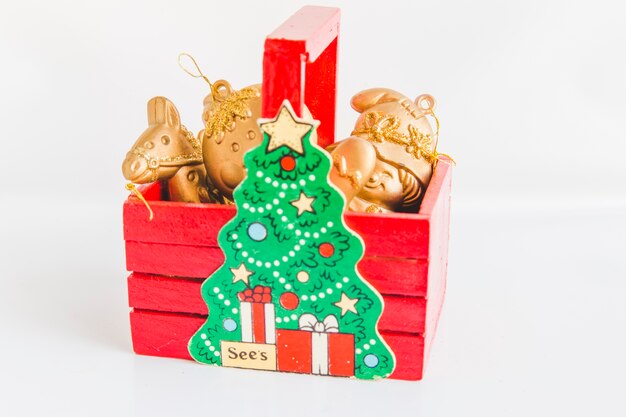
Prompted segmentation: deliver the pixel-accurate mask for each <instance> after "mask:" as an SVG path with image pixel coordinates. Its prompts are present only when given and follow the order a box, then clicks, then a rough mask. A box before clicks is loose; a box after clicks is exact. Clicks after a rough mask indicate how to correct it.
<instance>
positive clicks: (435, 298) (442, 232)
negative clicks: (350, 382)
mask: <svg viewBox="0 0 626 417" xmlns="http://www.w3.org/2000/svg"><path fill="white" fill-rule="evenodd" d="M442 165H445V166H446V167H448V171H447V175H446V176H445V178H444V180H443V182H442V184H441V186H439V187H438V188H440V189H441V192H440V193H439V197H438V199H437V202H436V204H435V205H434V206H433V208H432V215H431V226H430V227H431V234H432V238H431V241H430V256H431V257H430V259H429V262H428V296H427V298H428V304H427V311H426V333H425V335H424V336H425V355H424V356H425V358H428V354H429V353H430V349H431V347H432V343H433V340H434V338H435V333H436V329H437V323H438V322H439V316H440V314H441V309H442V307H443V300H444V296H445V292H446V278H447V272H448V241H449V235H450V198H451V196H450V192H451V187H452V175H451V170H450V169H449V166H448V165H447V163H444V162H440V163H439V165H438V167H441V166H442Z"/></svg>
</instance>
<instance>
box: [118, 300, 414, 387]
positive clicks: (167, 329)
mask: <svg viewBox="0 0 626 417" xmlns="http://www.w3.org/2000/svg"><path fill="white" fill-rule="evenodd" d="M204 321H205V318H204V317H202V316H198V315H193V314H180V313H163V312H153V311H143V310H133V311H131V313H130V324H131V333H132V339H133V349H134V351H135V353H137V354H140V355H150V356H161V357H168V358H181V359H191V356H190V355H189V352H188V350H187V343H188V342H189V339H190V338H191V336H192V335H193V334H194V333H195V332H196V331H197V330H198V329H199V328H200V326H202V324H204ZM381 335H382V336H383V338H384V339H385V341H386V342H387V344H389V347H390V348H391V350H393V352H394V354H395V355H396V369H395V371H394V372H393V374H392V375H391V378H392V379H405V380H418V379H421V378H422V370H423V362H424V339H423V337H422V336H419V335H412V334H406V333H393V332H384V331H383V332H381Z"/></svg>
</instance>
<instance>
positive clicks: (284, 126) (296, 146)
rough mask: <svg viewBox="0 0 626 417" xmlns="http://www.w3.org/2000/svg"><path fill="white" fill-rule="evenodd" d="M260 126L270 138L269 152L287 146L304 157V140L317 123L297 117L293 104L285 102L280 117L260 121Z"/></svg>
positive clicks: (279, 113)
mask: <svg viewBox="0 0 626 417" xmlns="http://www.w3.org/2000/svg"><path fill="white" fill-rule="evenodd" d="M259 126H260V128H261V130H262V131H263V132H265V133H267V134H268V135H269V137H270V141H269V143H268V145H267V152H271V151H273V150H274V149H277V148H280V147H281V146H287V147H288V148H289V149H291V150H293V151H294V152H297V153H299V154H300V155H303V154H304V149H303V147H302V139H303V138H304V136H305V135H306V134H307V133H309V131H310V130H311V129H313V127H314V126H315V123H313V122H308V121H305V120H303V119H300V118H299V117H297V116H296V114H295V112H294V111H293V108H292V107H291V104H289V102H288V101H287V100H285V101H283V104H282V105H281V107H280V111H279V112H278V116H276V118H274V119H262V120H260V121H259Z"/></svg>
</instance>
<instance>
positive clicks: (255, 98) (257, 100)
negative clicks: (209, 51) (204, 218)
mask: <svg viewBox="0 0 626 417" xmlns="http://www.w3.org/2000/svg"><path fill="white" fill-rule="evenodd" d="M259 117H261V86H260V85H258V84H256V85H251V86H249V87H246V88H243V89H241V90H238V91H235V90H233V89H232V87H231V86H230V84H229V83H228V82H227V81H224V80H219V81H216V82H215V84H213V85H212V93H211V94H210V95H208V96H207V97H206V98H205V99H204V111H203V113H202V119H203V121H204V122H205V129H204V131H202V132H201V133H200V135H202V137H203V140H202V155H203V159H204V166H205V167H206V172H207V183H208V185H209V187H213V188H214V191H213V193H212V195H213V196H214V199H215V200H216V202H220V203H231V202H232V199H233V191H234V189H235V187H237V185H239V183H240V182H241V181H242V180H243V178H244V177H245V175H246V171H245V168H244V166H243V155H244V154H245V153H246V152H247V151H248V150H250V149H252V148H254V147H255V146H258V145H259V144H260V143H261V140H262V139H263V135H262V134H261V132H260V130H259V126H258V124H257V122H256V121H257V119H258V118H259Z"/></svg>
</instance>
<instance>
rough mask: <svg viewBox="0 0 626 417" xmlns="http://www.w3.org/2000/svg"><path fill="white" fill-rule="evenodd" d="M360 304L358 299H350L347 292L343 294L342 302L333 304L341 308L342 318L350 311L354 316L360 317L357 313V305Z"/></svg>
mask: <svg viewBox="0 0 626 417" xmlns="http://www.w3.org/2000/svg"><path fill="white" fill-rule="evenodd" d="M358 302H359V299H358V298H349V297H348V296H347V295H346V293H345V292H342V293H341V300H339V301H337V302H336V303H333V305H336V306H337V307H339V308H340V309H341V317H343V316H344V315H345V314H346V313H347V312H348V311H351V312H353V313H354V314H356V315H358V314H359V313H357V311H356V307H355V305H356V303H358Z"/></svg>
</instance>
